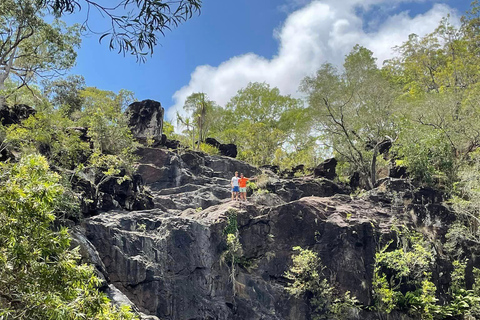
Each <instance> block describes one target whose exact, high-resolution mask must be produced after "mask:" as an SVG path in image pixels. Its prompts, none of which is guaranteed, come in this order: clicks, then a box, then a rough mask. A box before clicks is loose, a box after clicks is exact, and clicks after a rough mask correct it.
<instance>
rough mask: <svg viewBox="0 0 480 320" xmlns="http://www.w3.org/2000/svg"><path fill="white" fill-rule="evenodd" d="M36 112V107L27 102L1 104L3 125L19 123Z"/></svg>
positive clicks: (0, 111) (0, 117)
mask: <svg viewBox="0 0 480 320" xmlns="http://www.w3.org/2000/svg"><path fill="white" fill-rule="evenodd" d="M35 113H36V111H35V109H33V108H32V107H30V106H27V105H26V104H16V105H14V106H13V107H9V106H6V105H2V106H0V123H1V124H2V125H3V126H8V125H11V124H17V123H20V122H21V121H23V120H25V119H27V118H28V117H30V116H31V115H35Z"/></svg>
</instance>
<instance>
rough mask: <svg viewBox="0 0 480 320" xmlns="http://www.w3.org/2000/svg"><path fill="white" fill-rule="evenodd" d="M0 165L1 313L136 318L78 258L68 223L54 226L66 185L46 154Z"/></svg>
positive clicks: (27, 316) (61, 319) (32, 316)
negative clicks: (111, 299)
mask: <svg viewBox="0 0 480 320" xmlns="http://www.w3.org/2000/svg"><path fill="white" fill-rule="evenodd" d="M0 166H1V170H0V181H1V183H0V186H1V187H0V292H1V293H0V317H1V318H6V319H17V318H18V319H39V320H40V319H58V320H65V319H85V318H87V319H135V318H136V317H135V316H134V315H133V314H132V313H130V312H129V311H128V308H121V309H117V308H115V307H112V306H111V304H110V302H109V301H108V299H107V298H106V297H105V296H104V295H103V294H102V293H100V292H99V291H98V290H97V287H98V285H99V284H100V280H99V279H98V278H97V277H96V276H95V272H94V269H93V267H92V266H87V265H79V264H78V262H79V259H80V255H79V253H78V249H74V250H72V249H70V237H69V235H68V232H67V229H66V228H61V229H60V230H54V229H53V222H54V220H55V212H56V210H57V208H58V203H61V202H62V200H61V199H62V197H64V193H65V189H64V187H63V186H62V185H61V184H60V183H59V181H60V176H59V175H58V174H56V173H53V172H51V171H50V170H49V165H48V163H47V161H46V160H45V158H43V157H41V156H36V155H31V156H25V157H23V158H22V159H21V161H20V162H19V163H18V164H0Z"/></svg>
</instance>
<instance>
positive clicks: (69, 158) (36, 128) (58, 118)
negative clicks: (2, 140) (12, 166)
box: [6, 112, 91, 169]
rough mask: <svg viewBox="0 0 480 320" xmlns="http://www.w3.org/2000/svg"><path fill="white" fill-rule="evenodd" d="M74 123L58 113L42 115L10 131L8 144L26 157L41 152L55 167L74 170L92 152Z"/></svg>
mask: <svg viewBox="0 0 480 320" xmlns="http://www.w3.org/2000/svg"><path fill="white" fill-rule="evenodd" d="M73 127H74V123H73V122H72V121H71V120H69V119H67V118H64V117H62V115H61V114H60V113H57V112H49V113H46V112H38V113H37V114H36V115H35V116H33V117H29V118H28V119H26V120H25V121H23V122H22V123H21V124H15V125H11V126H9V127H7V128H6V141H7V143H8V144H10V145H11V146H14V147H16V148H19V149H20V150H22V151H23V153H24V154H29V153H35V152H40V153H42V154H43V155H44V156H46V157H48V158H49V159H50V161H52V163H53V164H55V165H58V166H60V167H63V168H67V169H74V168H75V167H76V166H77V165H79V164H80V163H84V162H85V161H86V160H87V159H88V157H89V155H90V154H91V150H90V147H89V144H88V143H87V142H85V141H82V140H81V139H80V133H79V132H78V131H75V130H73V129H69V128H73Z"/></svg>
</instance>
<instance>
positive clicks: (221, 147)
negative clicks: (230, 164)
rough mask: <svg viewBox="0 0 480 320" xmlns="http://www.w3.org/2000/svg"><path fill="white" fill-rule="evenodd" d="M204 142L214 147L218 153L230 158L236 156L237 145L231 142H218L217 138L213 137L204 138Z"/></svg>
mask: <svg viewBox="0 0 480 320" xmlns="http://www.w3.org/2000/svg"><path fill="white" fill-rule="evenodd" d="M205 143H206V144H208V145H211V146H212V147H215V148H217V149H218V151H220V154H221V155H222V156H225V157H231V158H236V157H237V154H238V151H237V146H236V145H235V144H233V143H229V144H223V143H220V142H218V140H217V139H214V138H207V139H205Z"/></svg>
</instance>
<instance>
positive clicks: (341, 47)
mask: <svg viewBox="0 0 480 320" xmlns="http://www.w3.org/2000/svg"><path fill="white" fill-rule="evenodd" d="M289 1H291V3H296V4H299V3H303V2H305V1H303V0H289ZM412 1H414V0H394V1H393V2H396V3H399V2H412ZM416 1H417V2H419V1H424V0H416ZM387 3H388V4H392V1H389V0H324V1H311V2H310V1H309V3H308V4H306V5H304V6H303V7H302V8H300V9H298V10H296V11H293V12H291V13H290V14H289V15H288V17H287V18H286V20H285V22H284V23H283V25H282V26H281V27H280V28H278V29H277V30H274V31H273V33H274V35H272V36H275V37H277V38H278V40H279V47H278V53H277V54H276V55H275V56H274V57H272V58H271V59H266V58H264V57H261V56H259V55H256V54H255V53H246V54H244V55H240V56H236V57H232V58H231V59H229V60H228V61H225V62H223V63H221V64H220V65H219V66H216V67H214V66H209V65H203V66H198V67H197V68H196V69H195V70H194V71H193V73H192V74H191V79H190V82H189V83H188V84H187V85H186V86H184V87H183V88H181V89H179V90H178V91H177V92H175V94H174V95H173V99H174V101H175V103H174V105H173V106H171V107H170V108H169V109H168V110H167V118H169V119H174V118H175V115H176V112H177V111H180V112H182V106H183V103H184V101H185V99H186V97H188V96H189V95H190V94H191V93H193V92H199V91H202V92H205V93H206V94H208V96H209V97H210V99H212V100H214V101H216V102H217V103H218V104H220V105H225V104H226V103H227V102H228V101H229V100H230V98H231V97H232V96H234V95H235V94H236V93H237V91H238V90H239V89H241V88H244V87H245V86H246V85H247V84H248V83H249V82H255V81H257V82H267V83H269V84H270V85H271V86H274V87H278V88H279V89H280V91H281V92H282V94H291V95H293V96H299V93H298V91H297V90H298V86H299V84H300V81H301V80H302V79H303V78H304V77H305V76H307V75H311V74H313V73H314V72H315V71H316V70H317V69H318V68H319V67H320V66H321V65H322V64H323V63H325V62H330V63H333V64H335V65H341V64H342V62H343V59H344V57H345V55H346V54H348V53H349V52H350V50H351V49H352V47H353V46H354V45H355V44H360V45H362V46H365V47H367V48H369V49H370V50H372V51H373V52H374V54H375V56H376V57H377V58H378V62H379V64H381V63H382V62H383V61H384V60H386V59H388V58H391V57H392V56H393V50H392V48H393V47H394V46H396V45H400V44H402V42H404V41H406V40H407V39H408V35H409V34H411V33H416V34H418V35H424V34H426V33H429V32H432V31H433V30H434V29H435V27H436V26H437V25H438V23H439V21H440V20H441V18H442V17H445V16H447V14H450V15H451V17H452V20H453V21H454V22H455V21H457V22H458V20H459V18H458V16H456V15H455V11H454V10H453V9H452V8H450V7H449V6H447V5H444V4H434V5H432V8H431V9H430V10H429V11H428V12H426V13H424V14H419V15H417V16H414V17H411V16H409V14H408V12H401V13H397V14H393V15H389V16H388V17H387V18H386V19H385V20H384V21H383V22H382V23H380V24H379V25H378V26H377V27H376V28H375V30H374V31H369V32H366V31H365V29H366V28H364V23H365V22H364V19H362V13H361V12H362V11H363V13H365V12H367V11H368V10H369V8H371V6H373V5H375V6H377V8H378V6H382V5H386V4H387ZM359 8H361V10H359Z"/></svg>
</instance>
